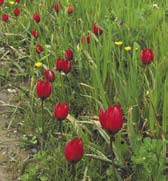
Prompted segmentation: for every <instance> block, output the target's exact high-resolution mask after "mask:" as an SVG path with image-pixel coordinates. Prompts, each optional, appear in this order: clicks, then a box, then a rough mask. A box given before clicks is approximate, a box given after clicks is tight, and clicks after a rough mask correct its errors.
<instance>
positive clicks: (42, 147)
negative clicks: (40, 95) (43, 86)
mask: <svg viewBox="0 0 168 181" xmlns="http://www.w3.org/2000/svg"><path fill="white" fill-rule="evenodd" d="M43 119H44V100H43V99H41V120H42V122H41V132H42V137H41V150H43V149H44V120H43Z"/></svg>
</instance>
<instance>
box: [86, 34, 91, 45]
mask: <svg viewBox="0 0 168 181" xmlns="http://www.w3.org/2000/svg"><path fill="white" fill-rule="evenodd" d="M86 42H87V43H88V44H90V36H89V35H88V36H86Z"/></svg>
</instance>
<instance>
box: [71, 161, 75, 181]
mask: <svg viewBox="0 0 168 181" xmlns="http://www.w3.org/2000/svg"><path fill="white" fill-rule="evenodd" d="M75 165H76V163H71V174H72V177H73V179H74V180H75V177H76V167H75Z"/></svg>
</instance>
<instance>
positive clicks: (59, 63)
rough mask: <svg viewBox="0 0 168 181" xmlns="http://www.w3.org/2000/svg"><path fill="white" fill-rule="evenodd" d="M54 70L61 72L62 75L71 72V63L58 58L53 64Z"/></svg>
mask: <svg viewBox="0 0 168 181" xmlns="http://www.w3.org/2000/svg"><path fill="white" fill-rule="evenodd" d="M55 65H56V70H58V71H63V72H64V73H66V74H67V73H68V72H70V71H71V66H72V62H71V61H66V60H64V59H63V58H58V59H57V60H56V62H55Z"/></svg>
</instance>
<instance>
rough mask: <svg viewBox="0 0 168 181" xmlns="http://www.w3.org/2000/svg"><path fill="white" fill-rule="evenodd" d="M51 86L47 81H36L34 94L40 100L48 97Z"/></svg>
mask: <svg viewBox="0 0 168 181" xmlns="http://www.w3.org/2000/svg"><path fill="white" fill-rule="evenodd" d="M51 90H52V85H51V83H50V82H48V81H44V80H38V81H37V84H36V93H37V95H38V97H40V98H41V99H42V100H44V99H46V98H47V97H49V96H50V94H51Z"/></svg>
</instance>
